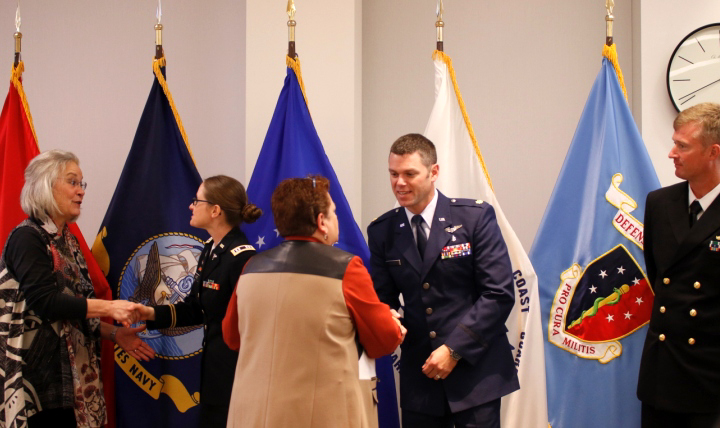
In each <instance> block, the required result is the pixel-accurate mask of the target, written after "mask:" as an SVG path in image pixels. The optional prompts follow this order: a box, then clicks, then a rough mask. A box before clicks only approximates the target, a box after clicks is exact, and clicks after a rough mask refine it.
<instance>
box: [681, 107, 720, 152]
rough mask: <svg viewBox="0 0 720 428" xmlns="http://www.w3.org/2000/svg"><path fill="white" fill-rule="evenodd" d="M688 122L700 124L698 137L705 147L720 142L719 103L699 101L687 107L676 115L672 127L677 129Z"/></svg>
mask: <svg viewBox="0 0 720 428" xmlns="http://www.w3.org/2000/svg"><path fill="white" fill-rule="evenodd" d="M690 123H697V124H698V125H700V132H699V133H698V137H699V138H700V140H701V141H702V143H703V145H704V146H705V147H708V146H711V145H713V144H720V104H716V103H701V104H696V105H694V106H692V107H688V108H687V109H686V110H683V111H681V112H680V113H679V114H678V115H677V117H676V118H675V121H674V122H673V128H674V129H675V130H676V131H677V130H678V129H680V128H682V127H683V126H685V125H687V124H690Z"/></svg>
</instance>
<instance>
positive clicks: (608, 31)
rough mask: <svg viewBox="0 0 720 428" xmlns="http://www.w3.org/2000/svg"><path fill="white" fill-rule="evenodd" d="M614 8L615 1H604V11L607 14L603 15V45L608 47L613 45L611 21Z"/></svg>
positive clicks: (613, 18)
mask: <svg viewBox="0 0 720 428" xmlns="http://www.w3.org/2000/svg"><path fill="white" fill-rule="evenodd" d="M614 8H615V0H605V10H606V12H607V14H606V15H605V44H606V45H608V46H612V44H613V21H614V20H615V17H614V16H613V14H612V13H613V9H614Z"/></svg>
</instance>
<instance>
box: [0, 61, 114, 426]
mask: <svg viewBox="0 0 720 428" xmlns="http://www.w3.org/2000/svg"><path fill="white" fill-rule="evenodd" d="M24 69H25V68H24V65H23V63H22V61H20V63H19V64H18V65H17V67H15V66H13V69H12V76H11V78H10V90H9V91H8V95H7V98H5V105H4V106H3V110H2V114H0V166H2V168H1V169H0V213H2V216H0V242H1V243H2V245H3V248H4V246H5V240H6V239H7V236H8V234H9V233H10V231H11V230H12V229H13V228H14V227H15V226H17V225H18V224H19V223H20V222H21V221H23V220H24V219H25V218H26V217H27V215H26V214H25V213H24V212H23V210H22V208H20V191H21V190H22V187H23V184H24V183H25V176H24V174H25V168H26V167H27V166H28V164H29V163H30V160H31V159H32V158H34V157H35V156H37V155H38V154H40V149H39V148H38V144H37V137H36V136H35V129H34V128H33V124H32V116H31V115H30V107H29V106H28V103H27V99H26V98H25V91H24V90H23V86H22V72H23V70H24ZM68 227H69V228H70V232H72V234H73V235H75V237H76V238H77V240H78V242H79V243H80V247H81V248H82V252H83V256H84V257H85V260H86V261H87V265H88V271H89V274H90V280H91V281H92V283H93V287H94V288H95V295H96V296H97V297H98V298H99V299H105V300H112V291H111V289H110V286H109V285H108V282H107V279H105V274H104V273H103V272H102V270H101V269H100V266H98V264H97V262H96V261H95V258H94V257H93V255H92V253H91V252H90V249H89V248H88V246H87V243H86V242H85V239H84V238H83V236H82V233H81V232H80V228H79V227H78V226H77V224H75V223H71V224H70V225H69V226H68ZM103 321H106V322H109V323H112V322H113V321H112V319H103ZM102 360H103V361H104V362H105V363H104V364H103V366H102V372H103V373H102V375H103V383H104V385H105V401H106V403H107V411H108V424H107V425H106V426H107V427H109V428H114V427H115V364H114V361H115V357H114V346H113V343H112V342H110V341H108V340H105V341H103V346H102Z"/></svg>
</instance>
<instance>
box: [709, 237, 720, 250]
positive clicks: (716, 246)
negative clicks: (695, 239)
mask: <svg viewBox="0 0 720 428" xmlns="http://www.w3.org/2000/svg"><path fill="white" fill-rule="evenodd" d="M716 238H720V236H716ZM710 251H720V241H710Z"/></svg>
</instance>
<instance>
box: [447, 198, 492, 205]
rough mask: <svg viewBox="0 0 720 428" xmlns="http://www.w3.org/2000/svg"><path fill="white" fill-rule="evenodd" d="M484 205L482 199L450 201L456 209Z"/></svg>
mask: <svg viewBox="0 0 720 428" xmlns="http://www.w3.org/2000/svg"><path fill="white" fill-rule="evenodd" d="M484 203H485V202H484V201H483V200H482V199H467V198H456V199H451V200H450V205H453V206H456V207H479V206H481V205H483V204H484Z"/></svg>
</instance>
